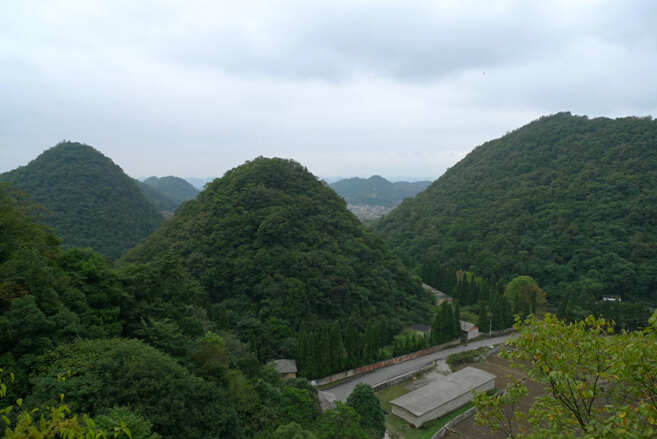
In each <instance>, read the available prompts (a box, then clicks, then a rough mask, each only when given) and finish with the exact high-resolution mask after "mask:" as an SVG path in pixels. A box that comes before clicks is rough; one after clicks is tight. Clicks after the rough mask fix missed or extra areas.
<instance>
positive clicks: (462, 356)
mask: <svg viewBox="0 0 657 439" xmlns="http://www.w3.org/2000/svg"><path fill="white" fill-rule="evenodd" d="M482 353H483V352H482V350H481V349H473V350H471V351H463V352H457V353H455V354H451V355H449V356H448V357H447V360H446V362H447V364H449V365H450V366H458V365H459V364H463V363H471V362H473V361H475V358H477V357H478V356H480V355H481V354H482Z"/></svg>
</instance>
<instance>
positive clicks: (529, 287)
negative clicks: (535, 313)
mask: <svg viewBox="0 0 657 439" xmlns="http://www.w3.org/2000/svg"><path fill="white" fill-rule="evenodd" d="M516 297H517V298H518V299H517V300H518V301H519V303H518V305H517V307H518V308H519V309H518V310H516V309H514V312H515V313H518V311H522V310H527V309H529V310H530V311H531V309H532V308H534V310H535V309H536V307H538V306H543V305H544V304H545V302H546V298H545V292H544V291H543V290H541V289H540V288H539V286H538V284H537V283H536V281H535V280H534V279H532V278H531V277H530V276H519V277H516V278H514V279H513V280H512V281H511V282H509V285H507V286H506V289H505V291H504V298H505V299H506V300H508V301H512V300H513V301H515V300H516ZM526 314H529V313H526Z"/></svg>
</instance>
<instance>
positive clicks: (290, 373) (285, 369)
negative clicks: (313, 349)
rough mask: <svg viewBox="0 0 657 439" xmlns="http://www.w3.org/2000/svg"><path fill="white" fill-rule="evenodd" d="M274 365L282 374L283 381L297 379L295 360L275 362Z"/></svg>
mask: <svg viewBox="0 0 657 439" xmlns="http://www.w3.org/2000/svg"><path fill="white" fill-rule="evenodd" d="M272 364H273V365H274V367H275V368H276V370H277V371H279V372H280V373H281V375H282V376H283V379H284V380H286V379H288V378H296V377H297V362H296V361H294V360H274V361H272Z"/></svg>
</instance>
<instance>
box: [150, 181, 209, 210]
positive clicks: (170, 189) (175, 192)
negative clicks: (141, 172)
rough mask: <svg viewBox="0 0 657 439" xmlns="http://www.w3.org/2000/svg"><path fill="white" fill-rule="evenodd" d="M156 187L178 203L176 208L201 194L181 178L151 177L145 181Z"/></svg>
mask: <svg viewBox="0 0 657 439" xmlns="http://www.w3.org/2000/svg"><path fill="white" fill-rule="evenodd" d="M143 183H144V184H147V185H149V186H151V187H154V188H155V189H157V190H158V191H160V192H161V193H162V194H164V195H165V196H166V197H168V198H170V199H171V200H173V202H174V203H176V207H177V206H178V205H180V204H181V203H182V202H183V201H187V200H193V199H194V198H196V196H197V195H198V194H199V192H200V191H199V190H198V189H196V188H195V187H194V186H192V185H191V184H189V183H188V182H187V181H185V180H183V179H182V178H180V177H173V176H169V177H161V178H157V177H149V178H147V179H146V180H144V181H143Z"/></svg>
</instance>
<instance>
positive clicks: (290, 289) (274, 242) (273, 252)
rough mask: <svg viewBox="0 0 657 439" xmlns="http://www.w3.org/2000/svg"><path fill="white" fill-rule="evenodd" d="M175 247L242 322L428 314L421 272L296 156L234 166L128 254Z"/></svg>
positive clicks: (393, 320) (129, 257)
mask: <svg viewBox="0 0 657 439" xmlns="http://www.w3.org/2000/svg"><path fill="white" fill-rule="evenodd" d="M169 251H170V252H173V253H174V254H176V255H177V256H179V257H180V259H181V264H182V265H183V266H184V267H185V268H186V269H187V270H188V271H189V273H191V274H192V275H193V276H194V277H195V278H196V279H199V281H200V282H201V284H202V285H203V287H204V288H205V290H206V291H207V293H208V296H209V298H210V300H211V301H212V302H214V303H222V304H223V305H225V307H226V308H227V310H228V314H229V316H230V320H231V324H232V325H235V324H236V325H237V327H238V329H239V328H242V330H248V328H250V327H252V326H254V325H255V326H259V325H260V324H261V322H281V323H283V324H284V325H283V326H281V327H278V326H279V325H274V326H276V327H278V329H277V330H279V331H282V333H284V332H285V328H287V331H289V329H290V328H292V329H293V330H295V331H296V330H297V328H298V327H299V325H300V323H301V322H302V321H306V322H309V324H310V325H311V328H313V329H315V328H318V329H319V328H321V326H320V325H319V323H318V322H320V321H322V320H329V321H332V320H337V319H339V320H343V321H344V320H346V319H348V318H349V317H354V318H355V319H357V322H356V323H357V325H358V328H359V329H361V330H362V329H364V325H365V322H366V321H367V319H368V318H370V317H372V318H373V317H376V316H379V315H384V316H386V317H388V318H389V319H390V322H389V327H390V328H391V333H393V330H394V331H398V330H399V329H400V328H401V325H402V324H403V323H409V322H411V320H414V321H428V318H429V316H428V310H429V308H428V307H429V302H430V301H431V299H430V297H428V296H427V293H426V292H425V291H424V290H423V289H422V288H421V286H420V283H419V280H417V279H413V278H412V277H411V276H410V274H409V273H408V271H407V270H406V269H405V268H404V267H403V265H402V264H401V262H400V261H399V260H398V259H397V258H395V257H393V256H392V254H391V252H390V251H389V250H388V249H387V248H386V246H385V245H384V244H383V242H382V240H381V238H379V237H377V236H376V235H373V234H372V233H370V232H368V231H367V230H366V229H365V228H364V227H363V225H362V224H361V223H360V222H359V221H358V220H357V219H356V217H354V216H353V215H352V214H351V213H349V212H348V211H347V209H346V203H345V202H344V200H343V199H342V198H340V197H339V196H337V194H336V193H335V192H334V191H332V190H331V189H329V188H327V187H325V186H324V185H323V184H322V183H321V182H319V181H317V180H316V178H315V177H314V176H313V175H312V174H311V173H310V172H308V171H307V170H306V169H305V168H304V167H303V166H301V165H299V164H298V163H296V162H294V161H288V160H283V159H266V158H262V157H260V158H257V159H255V160H253V161H251V162H247V163H245V164H244V165H242V166H240V167H238V168H235V169H233V170H231V171H228V172H227V173H226V174H225V175H224V177H223V178H220V179H216V180H215V181H213V182H212V183H209V184H208V185H207V186H206V189H205V190H204V191H203V192H201V193H200V194H199V196H198V197H197V199H196V200H193V201H190V202H188V203H187V204H186V205H184V206H183V207H182V208H181V209H179V210H178V212H177V214H176V215H175V216H174V217H172V218H170V219H169V220H167V222H165V224H164V225H163V226H162V227H161V228H160V229H159V230H158V231H157V232H156V233H154V234H153V235H152V236H151V237H150V238H148V239H147V240H145V241H143V242H142V243H140V244H139V245H137V246H136V247H135V248H134V249H132V250H131V251H130V252H128V254H126V255H125V256H124V257H123V258H122V259H121V262H124V263H125V262H149V261H152V260H154V259H155V258H156V257H157V255H159V254H161V253H163V252H169ZM313 322H314V323H313ZM313 325H314V326H313ZM256 329H258V328H256ZM274 329H275V328H274ZM318 329H316V330H318Z"/></svg>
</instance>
